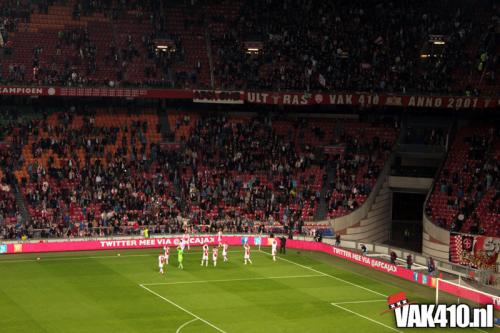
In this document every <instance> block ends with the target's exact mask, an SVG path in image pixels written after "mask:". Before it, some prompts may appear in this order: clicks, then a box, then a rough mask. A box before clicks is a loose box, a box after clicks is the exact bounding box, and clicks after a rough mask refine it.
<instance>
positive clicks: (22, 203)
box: [14, 185, 31, 222]
mask: <svg viewBox="0 0 500 333" xmlns="http://www.w3.org/2000/svg"><path fill="white" fill-rule="evenodd" d="M14 189H15V190H14V196H15V198H16V204H17V207H18V209H19V213H21V216H22V218H23V221H24V222H29V221H31V215H30V213H29V210H28V207H27V204H26V199H25V198H24V195H23V193H22V192H21V191H20V190H19V187H18V186H17V185H16V186H15V188H14Z"/></svg>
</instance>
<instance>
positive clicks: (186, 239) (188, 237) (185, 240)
mask: <svg viewBox="0 0 500 333" xmlns="http://www.w3.org/2000/svg"><path fill="white" fill-rule="evenodd" d="M182 239H183V240H184V244H186V245H187V247H188V250H190V249H191V246H190V245H189V240H190V239H191V236H189V232H188V231H187V230H186V232H185V233H184V235H182Z"/></svg>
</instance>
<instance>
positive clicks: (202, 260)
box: [201, 244, 208, 267]
mask: <svg viewBox="0 0 500 333" xmlns="http://www.w3.org/2000/svg"><path fill="white" fill-rule="evenodd" d="M203 262H205V266H206V267H208V245H207V244H204V245H203V257H201V266H203Z"/></svg>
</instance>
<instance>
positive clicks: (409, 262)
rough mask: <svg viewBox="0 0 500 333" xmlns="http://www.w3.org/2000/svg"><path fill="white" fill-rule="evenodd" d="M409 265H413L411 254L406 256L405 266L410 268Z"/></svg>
mask: <svg viewBox="0 0 500 333" xmlns="http://www.w3.org/2000/svg"><path fill="white" fill-rule="evenodd" d="M411 265H413V258H412V256H411V254H409V255H407V256H406V268H408V269H411Z"/></svg>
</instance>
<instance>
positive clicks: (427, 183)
mask: <svg viewBox="0 0 500 333" xmlns="http://www.w3.org/2000/svg"><path fill="white" fill-rule="evenodd" d="M432 181H433V179H432V178H416V177H400V176H390V177H389V186H390V187H393V188H404V189H411V190H419V191H425V192H427V191H429V190H430V189H431V187H432Z"/></svg>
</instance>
